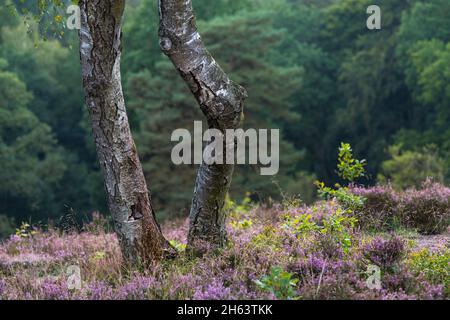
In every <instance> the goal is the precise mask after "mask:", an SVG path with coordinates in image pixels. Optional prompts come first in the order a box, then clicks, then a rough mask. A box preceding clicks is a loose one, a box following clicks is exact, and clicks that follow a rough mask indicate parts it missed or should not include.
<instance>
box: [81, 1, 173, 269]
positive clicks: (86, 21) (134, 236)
mask: <svg viewBox="0 0 450 320" xmlns="http://www.w3.org/2000/svg"><path fill="white" fill-rule="evenodd" d="M79 6H80V9H81V30H80V60H81V68H82V76H83V86H84V89H85V95H86V104H87V106H88V109H89V114H90V118H91V124H92V131H93V135H94V140H95V145H96V149H97V156H98V159H99V162H100V166H101V169H102V172H103V175H104V183H105V189H106V194H107V200H108V207H109V210H110V212H111V215H112V217H113V220H114V227H115V231H116V233H117V235H118V238H119V242H120V245H121V249H122V253H123V256H124V259H125V261H127V262H128V263H131V264H134V265H136V264H144V265H148V264H149V263H150V262H152V261H155V260H159V259H161V258H163V257H165V256H167V255H173V254H174V252H175V251H174V249H173V248H172V247H171V246H170V244H169V243H168V242H167V240H166V239H165V238H164V237H163V235H162V232H161V229H160V227H159V225H158V223H157V222H156V220H155V216H154V211H153V209H152V206H151V202H150V196H149V194H148V190H147V185H146V182H145V179H144V174H143V171H142V167H141V164H140V161H139V158H138V155H137V152H136V147H135V144H134V141H133V137H132V135H131V132H130V127H129V123H128V117H127V113H126V110H125V102H124V97H123V92H122V85H121V76H120V56H121V33H122V32H121V25H122V18H123V11H124V7H125V1H124V0H81V1H80V2H79Z"/></svg>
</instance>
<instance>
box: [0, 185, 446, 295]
mask: <svg viewBox="0 0 450 320" xmlns="http://www.w3.org/2000/svg"><path fill="white" fill-rule="evenodd" d="M441 191H442V190H441ZM361 192H362V191H361ZM368 192H369V191H368ZM380 193H381V192H380ZM441 196H442V197H445V192H444V193H443V194H442V195H441ZM238 208H239V210H237V209H236V207H232V208H231V209H230V214H229V216H230V218H229V223H228V226H227V228H228V231H229V240H230V241H229V243H228V245H227V246H226V247H225V248H223V249H222V250H220V252H215V253H208V254H206V255H204V256H202V257H197V258H192V257H189V256H187V255H185V254H184V244H185V243H186V238H185V235H186V228H187V222H186V221H178V222H172V223H171V224H166V225H164V226H163V230H164V233H165V235H166V236H167V238H168V239H169V240H172V243H174V244H175V245H176V247H177V249H178V250H179V251H180V254H179V256H178V257H177V258H176V259H175V260H171V261H163V262H162V263H160V264H159V265H155V266H154V267H152V268H150V269H149V270H130V269H127V268H124V267H123V265H122V259H121V255H120V251H119V246H118V242H117V239H116V236H115V235H114V234H111V233H108V232H106V231H101V230H96V231H95V232H94V231H93V230H91V229H89V228H85V230H88V231H85V232H82V233H69V234H67V233H63V234H61V233H59V232H57V231H56V230H49V231H46V232H43V231H39V230H37V232H36V233H34V234H33V235H30V236H26V237H24V236H11V237H10V238H9V239H8V240H6V241H5V242H4V243H2V244H1V245H0V298H1V299H52V300H56V299H94V300H96V299H97V300H98V299H120V300H122V299H142V300H145V299H276V298H277V297H278V298H283V299H442V298H443V299H449V298H450V290H449V288H448V286H449V285H450V271H449V264H448V261H447V260H448V257H449V256H448V252H449V250H450V249H449V242H448V241H446V240H445V239H447V238H448V235H442V236H441V237H440V238H439V239H438V240H439V245H436V243H434V242H436V241H437V239H436V241H434V240H433V239H435V238H427V237H430V236H422V238H420V239H418V240H417V239H416V240H417V241H416V240H411V239H403V238H401V236H400V235H397V236H394V237H387V236H386V235H381V234H380V235H374V234H373V232H370V233H364V231H361V230H360V229H359V228H358V225H353V223H352V221H353V220H352V217H351V216H350V214H348V213H347V212H346V211H345V210H342V208H340V207H339V204H338V203H337V202H336V201H327V202H320V203H317V204H315V205H313V206H309V207H308V206H290V207H288V208H284V207H283V206H278V205H276V206H274V207H272V208H261V207H256V208H252V207H250V206H245V207H243V206H239V207H238ZM423 239H429V240H430V241H429V242H426V241H425V242H424V241H423ZM443 239H444V240H443ZM419 240H420V241H419ZM431 242H432V243H431ZM440 257H444V258H440ZM368 264H373V265H377V266H378V267H379V268H380V269H381V279H380V280H381V288H380V289H369V286H368V285H367V279H368V274H367V266H368ZM69 267H75V269H73V268H72V269H70V268H69ZM77 268H78V269H77ZM69 270H79V276H80V278H79V279H78V278H73V277H75V276H77V274H76V273H71V272H69ZM74 279H75V280H76V279H78V280H79V281H78V285H79V286H72V287H70V286H69V284H70V283H72V284H74V283H75V284H77V281H74Z"/></svg>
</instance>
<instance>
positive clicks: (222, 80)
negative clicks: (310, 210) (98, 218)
mask: <svg viewBox="0 0 450 320" xmlns="http://www.w3.org/2000/svg"><path fill="white" fill-rule="evenodd" d="M211 5H213V4H211ZM159 14H160V27H159V38H160V46H161V49H162V51H163V52H164V53H165V54H166V55H167V56H168V57H169V58H170V60H171V61H172V63H173V64H174V65H175V67H176V69H177V70H178V71H179V73H180V75H181V77H182V78H183V79H184V81H185V82H186V83H187V84H188V85H189V88H190V90H191V92H192V93H193V95H194V96H195V98H196V99H197V102H198V103H199V105H200V108H201V110H202V111H203V113H204V115H205V116H206V119H207V121H208V126H209V128H214V129H218V130H220V131H221V132H222V133H223V134H224V133H225V130H226V129H235V128H238V127H240V124H241V121H242V114H243V102H244V99H245V98H246V97H247V94H246V91H245V89H244V88H242V87H241V86H239V85H237V84H236V83H234V82H232V81H231V80H230V79H229V78H228V76H227V75H226V74H225V72H224V71H223V70H222V69H221V68H220V66H219V65H218V64H217V63H216V61H215V60H214V59H213V57H212V56H211V54H210V53H209V52H208V51H207V50H206V48H205V46H204V44H203V42H202V40H201V38H200V35H199V33H198V32H197V27H196V23H195V15H194V11H193V8H192V1H191V0H159ZM224 140H225V139H224ZM224 147H225V146H224ZM224 150H225V149H224ZM233 169H234V165H232V164H213V165H207V164H204V163H203V164H202V165H201V167H200V169H199V171H198V174H197V179H196V183H195V190H194V197H193V200H192V207H191V211H190V228H189V235H188V248H189V249H190V250H193V251H194V252H197V253H202V252H204V251H205V250H208V249H214V248H217V247H221V246H223V245H224V243H225V242H226V229H225V220H226V216H225V212H224V210H223V206H224V201H225V197H226V194H227V192H228V189H229V187H230V183H231V177H232V174H233Z"/></svg>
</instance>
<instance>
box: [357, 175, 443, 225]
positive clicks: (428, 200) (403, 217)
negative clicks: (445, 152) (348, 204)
mask: <svg viewBox="0 0 450 320" xmlns="http://www.w3.org/2000/svg"><path fill="white" fill-rule="evenodd" d="M349 190H350V192H351V193H353V194H355V195H357V196H361V197H363V198H364V199H365V202H364V205H363V207H362V209H361V210H355V211H354V212H353V213H354V215H355V217H356V218H357V220H358V225H359V226H360V227H361V228H362V229H365V230H372V231H374V230H375V231H380V230H384V231H390V230H395V229H398V228H399V227H406V228H412V229H416V230H417V231H418V232H420V233H422V234H438V233H441V232H443V231H445V230H446V229H447V228H448V226H449V225H450V188H447V187H445V186H443V185H441V184H439V183H435V182H433V181H431V180H427V181H426V182H424V183H423V184H422V188H421V189H419V190H417V189H408V190H406V191H402V192H396V191H395V190H393V189H392V188H391V187H390V186H377V187H369V188H365V187H358V186H351V187H350V189H349Z"/></svg>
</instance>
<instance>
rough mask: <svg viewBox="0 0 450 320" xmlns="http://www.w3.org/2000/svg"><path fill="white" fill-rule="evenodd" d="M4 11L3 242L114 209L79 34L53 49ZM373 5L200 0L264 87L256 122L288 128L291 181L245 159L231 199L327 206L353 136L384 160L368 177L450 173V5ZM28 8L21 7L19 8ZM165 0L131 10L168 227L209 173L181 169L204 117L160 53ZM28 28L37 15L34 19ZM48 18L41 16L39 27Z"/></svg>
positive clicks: (139, 131)
mask: <svg viewBox="0 0 450 320" xmlns="http://www.w3.org/2000/svg"><path fill="white" fill-rule="evenodd" d="M27 2H28V3H31V2H32V1H9V0H7V1H6V5H2V6H1V7H0V162H1V164H2V169H1V170H0V180H1V181H2V183H1V184H0V237H2V236H6V235H7V234H9V233H11V232H12V231H13V230H14V227H15V225H16V223H20V222H21V221H31V222H32V223H37V222H39V221H42V222H43V223H46V222H47V220H48V219H53V220H56V221H58V219H60V217H62V216H65V215H67V214H72V213H75V214H76V215H79V216H84V215H87V214H89V213H91V212H92V211H96V210H98V211H100V212H105V211H106V206H105V197H104V191H103V185H102V178H101V174H100V171H99V168H98V165H97V160H96V157H95V150H94V145H93V142H92V137H91V132H90V129H89V126H88V124H87V111H86V106H85V105H84V94H83V90H82V86H81V75H80V64H79V53H78V35H77V32H76V31H75V30H66V31H65V33H64V35H60V36H59V37H54V36H49V37H48V39H47V40H46V41H44V40H43V39H42V38H38V36H37V32H30V30H33V26H32V25H31V26H27V24H26V23H24V20H23V16H17V15H13V14H11V7H8V5H9V4H15V5H17V7H18V8H19V9H20V8H24V7H26V6H27ZM371 4H372V3H371V1H365V0H335V1H333V0H323V1H306V0H259V1H257V0H231V1H230V0H228V1H227V0H215V1H214V6H212V5H211V2H210V1H208V0H194V7H195V10H196V13H197V19H198V21H199V29H200V32H201V34H202V37H203V39H204V41H205V44H206V45H207V47H208V48H209V50H210V51H211V52H212V53H213V55H214V56H215V57H216V59H217V60H218V62H219V63H220V64H221V66H222V67H223V68H224V70H225V71H226V72H227V73H228V74H229V75H230V77H231V78H232V79H233V80H234V81H236V82H238V83H240V84H242V85H243V86H244V87H246V88H247V91H248V92H249V98H248V100H247V101H246V109H245V123H244V126H245V127H248V128H250V127H251V128H280V129H281V132H282V140H281V146H280V147H281V148H280V159H281V163H280V172H279V174H278V175H276V176H274V177H270V176H260V175H259V169H258V168H255V167H252V166H238V167H237V170H236V172H235V174H234V177H233V183H232V186H231V194H230V196H231V198H233V199H237V200H240V199H241V198H243V197H244V196H245V194H246V192H248V193H250V198H251V199H252V200H254V201H266V202H267V201H270V200H269V199H275V200H276V199H279V198H280V197H281V196H282V194H292V195H297V194H299V195H300V198H301V199H302V200H303V201H305V202H311V201H313V200H314V199H315V196H316V191H315V187H314V181H315V180H316V179H319V180H321V181H324V182H325V183H327V184H332V183H336V182H339V181H338V180H336V178H335V177H336V174H335V172H334V168H335V154H336V149H337V147H338V145H339V143H340V142H341V141H346V142H349V143H351V144H352V146H353V147H354V151H355V154H356V156H357V157H358V158H365V159H367V160H368V168H367V170H368V173H369V175H368V179H367V180H363V181H361V182H362V183H366V184H376V183H377V182H380V183H385V182H387V181H390V182H391V183H392V184H393V186H394V187H395V188H397V189H405V188H408V187H412V186H418V185H419V184H420V183H421V182H422V181H423V180H424V179H425V178H426V177H428V176H432V177H434V178H435V179H436V180H437V181H440V182H444V183H446V182H447V183H448V181H449V179H450V170H449V168H450V162H449V161H450V160H449V159H450V157H449V153H450V143H449V141H450V129H449V126H448V123H449V120H450V119H449V117H450V81H449V78H450V19H449V12H450V3H449V2H448V1H446V0H435V1H433V2H432V3H430V2H429V1H420V0H416V1H414V0H412V1H380V3H379V5H380V7H381V9H382V29H381V30H379V31H371V30H368V29H367V27H366V20H367V17H368V15H367V13H366V8H367V7H368V6H369V5H371ZM19 11H20V10H19ZM157 15H158V11H157V8H156V1H154V0H142V1H128V2H127V8H126V17H125V24H124V30H123V41H124V46H123V47H124V49H123V58H122V77H123V79H122V80H123V84H124V91H125V95H126V104H127V108H128V112H129V115H130V121H131V126H132V130H133V134H134V137H135V139H136V144H137V149H138V152H139V155H140V158H141V161H142V164H143V167H144V172H145V175H146V178H147V181H148V185H149V188H150V190H151V193H152V197H153V199H154V201H155V206H156V208H155V209H156V211H157V213H158V215H159V216H160V217H161V218H171V217H179V216H186V215H187V213H188V211H189V206H190V201H191V197H192V190H193V187H194V180H195V174H196V167H195V166H191V167H189V166H175V165H173V164H172V162H171V161H170V150H171V148H172V147H173V143H172V142H170V135H171V132H172V131H173V130H175V129H177V128H188V129H191V128H192V126H193V122H194V120H202V118H203V116H202V114H201V112H200V110H199V109H198V107H197V105H196V102H195V100H194V98H193V97H192V96H191V94H190V92H189V90H188V88H187V87H186V85H185V84H184V83H183V81H181V80H180V79H179V77H178V76H177V75H176V71H175V70H174V68H173V66H172V65H171V64H170V62H169V61H168V60H167V59H166V58H165V57H163V55H162V54H161V53H160V48H159V44H158V39H157V36H158V34H157V29H158V21H157V20H158V17H157ZM25 22H27V20H25ZM29 23H30V24H32V22H31V21H30V22H29Z"/></svg>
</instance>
